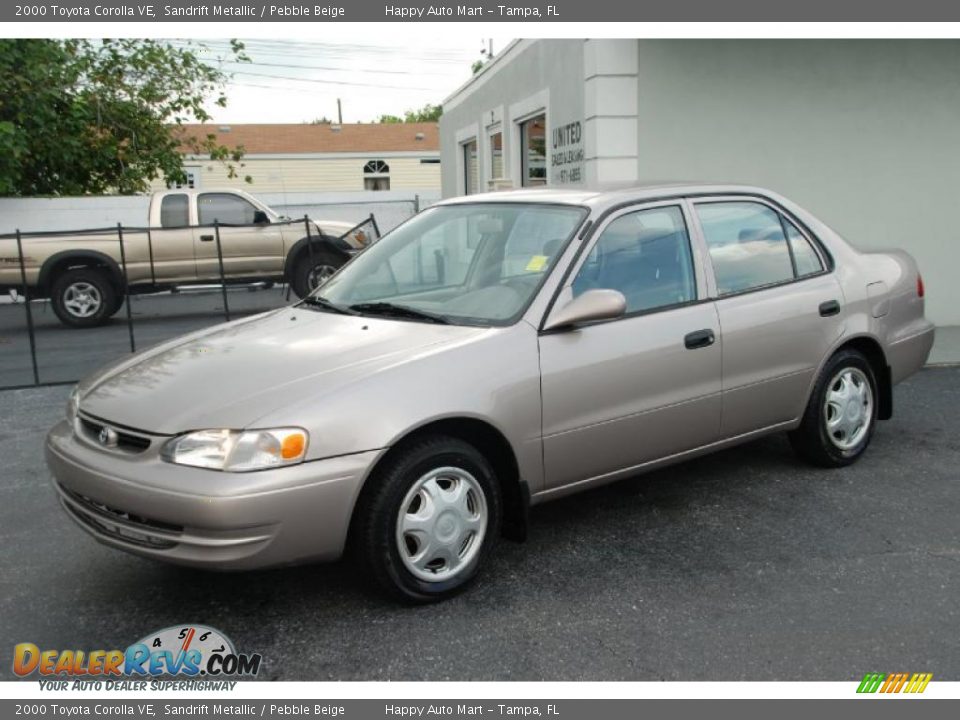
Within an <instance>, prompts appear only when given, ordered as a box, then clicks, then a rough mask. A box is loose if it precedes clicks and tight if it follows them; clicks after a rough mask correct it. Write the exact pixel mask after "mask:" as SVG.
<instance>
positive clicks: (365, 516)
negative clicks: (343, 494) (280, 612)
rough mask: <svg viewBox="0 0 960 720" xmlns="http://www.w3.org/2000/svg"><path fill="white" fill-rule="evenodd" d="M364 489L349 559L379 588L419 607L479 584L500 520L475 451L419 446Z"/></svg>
mask: <svg viewBox="0 0 960 720" xmlns="http://www.w3.org/2000/svg"><path fill="white" fill-rule="evenodd" d="M369 483H370V484H369V485H368V486H367V488H366V489H365V490H364V494H363V496H362V497H361V500H360V502H359V504H358V506H357V510H356V515H355V523H354V551H355V552H356V553H357V555H358V557H359V559H360V561H361V563H362V564H363V565H364V566H365V567H366V569H367V573H368V576H369V577H370V578H371V579H372V580H373V581H374V583H375V584H376V585H378V586H379V587H380V588H381V589H382V590H385V591H386V592H387V593H389V594H391V595H393V596H395V597H398V598H400V599H403V600H406V601H408V602H421V603H422V602H433V601H436V600H442V599H444V598H446V597H449V596H450V595H453V594H455V593H456V592H458V591H460V590H461V589H463V588H464V587H465V586H466V585H467V584H468V583H469V582H470V581H472V580H473V579H474V578H475V577H476V575H477V572H478V571H479V569H480V567H481V565H482V563H483V561H484V560H485V559H486V558H487V557H488V556H489V554H490V552H491V551H492V549H493V546H494V544H495V542H496V539H497V537H498V535H499V533H500V516H501V499H500V492H499V486H498V484H497V481H496V477H495V475H494V471H493V468H492V467H491V466H490V463H489V462H488V461H487V460H486V458H485V457H484V456H483V455H482V454H481V453H480V452H479V451H478V450H477V449H476V448H474V447H473V446H472V445H469V444H468V443H466V442H464V441H462V440H458V439H456V438H449V437H444V436H434V437H428V438H424V439H423V440H421V441H418V442H417V443H415V444H413V445H410V446H409V447H407V448H405V449H403V450H401V451H399V453H398V454H397V455H396V456H394V457H393V458H390V459H388V461H387V465H386V466H384V467H383V468H381V469H378V471H377V473H376V474H375V475H374V476H373V477H371V478H370V480H369Z"/></svg>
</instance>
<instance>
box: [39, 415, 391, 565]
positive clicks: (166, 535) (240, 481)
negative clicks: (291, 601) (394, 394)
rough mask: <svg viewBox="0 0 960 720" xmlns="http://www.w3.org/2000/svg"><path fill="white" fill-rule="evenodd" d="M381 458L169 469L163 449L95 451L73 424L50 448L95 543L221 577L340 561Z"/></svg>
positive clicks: (57, 432) (67, 503) (51, 438)
mask: <svg viewBox="0 0 960 720" xmlns="http://www.w3.org/2000/svg"><path fill="white" fill-rule="evenodd" d="M379 454H380V452H379V451H370V452H365V453H357V454H353V455H344V456H340V457H334V458H328V459H326V460H317V461H314V462H308V463H303V464H301V465H293V466H290V467H285V468H277V469H275V470H264V471H260V472H253V473H222V472H217V471H212V470H204V469H200V468H191V467H184V466H180V465H173V464H170V463H167V462H164V461H163V460H161V459H160V457H159V451H158V450H153V451H150V450H148V451H146V452H144V453H142V454H139V455H129V454H124V453H118V452H116V451H111V450H107V449H103V448H100V447H97V446H95V445H93V444H92V443H90V442H88V441H87V440H86V439H84V438H83V437H80V436H79V435H78V433H76V432H75V429H74V428H73V427H72V426H71V425H70V424H69V423H68V422H67V421H63V422H61V423H59V424H58V425H57V426H56V427H54V428H53V429H52V430H51V431H50V434H49V435H48V436H47V443H46V460H47V465H48V466H49V468H50V470H51V471H52V473H53V476H54V486H55V488H56V490H57V494H58V495H59V497H60V502H61V504H62V505H63V507H64V509H65V510H66V512H67V514H68V515H69V516H70V517H71V518H72V519H73V520H74V521H75V522H77V524H78V525H80V527H81V528H83V529H84V530H86V531H87V532H88V533H90V534H91V535H93V536H94V537H95V538H96V539H97V540H99V541H100V542H102V543H104V544H106V545H109V546H111V547H116V548H119V549H121V550H126V551H128V552H131V553H135V554H138V555H144V556H147V557H152V558H156V559H159V560H165V561H168V562H173V563H177V564H181V565H190V566H195V567H205V568H211V569H216V570H249V569H254V568H262V567H269V566H274V565H285V564H290V563H299V562H306V561H312V560H334V559H336V558H338V557H339V556H340V555H341V554H342V553H343V548H344V545H345V543H346V537H347V530H348V528H349V525H350V516H351V514H352V512H353V507H354V504H355V502H356V499H357V495H358V494H359V491H360V487H361V485H362V483H363V480H364V478H365V477H366V475H367V473H368V471H369V469H370V468H371V467H372V465H373V463H374V462H375V460H376V459H377V457H379Z"/></svg>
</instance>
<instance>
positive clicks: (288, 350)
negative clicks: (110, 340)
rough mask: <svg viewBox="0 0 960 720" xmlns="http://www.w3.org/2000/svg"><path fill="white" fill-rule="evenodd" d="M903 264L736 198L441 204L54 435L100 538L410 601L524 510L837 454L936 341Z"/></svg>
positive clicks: (786, 207) (64, 490) (80, 511)
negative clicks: (326, 570)
mask: <svg viewBox="0 0 960 720" xmlns="http://www.w3.org/2000/svg"><path fill="white" fill-rule="evenodd" d="M923 294H924V291H923V281H922V280H921V278H920V275H919V273H918V271H917V267H916V265H915V263H914V261H913V260H912V259H911V258H910V257H909V256H908V255H907V254H906V253H903V252H899V251H894V252H889V253H861V252H858V251H857V250H855V249H853V248H851V247H850V246H849V245H847V244H846V243H845V242H844V241H843V240H842V239H841V238H840V237H838V236H837V234H836V233H834V232H833V231H832V230H830V228H828V227H827V226H825V225H824V224H823V223H821V222H820V221H818V220H817V219H816V218H815V217H813V216H812V215H810V214H809V213H808V212H806V211H804V210H802V209H801V208H799V207H797V206H796V205H794V204H793V203H791V202H789V201H788V200H786V199H784V198H782V197H779V196H778V195H775V194H773V193H770V192H766V191H763V190H760V189H757V188H750V187H736V186H692V185H685V186H659V187H647V188H640V189H635V190H630V191H619V192H610V193H594V192H586V191H559V190H539V191H517V192H510V193H494V194H489V195H484V196H480V197H477V196H473V197H469V198H462V199H458V200H454V201H448V202H443V203H440V204H439V205H437V206H434V207H432V208H430V209H429V210H427V211H425V212H423V213H421V214H420V215H418V216H416V217H415V218H413V219H411V220H409V221H408V222H406V223H405V224H404V225H402V226H400V227H399V228H397V229H396V230H394V231H393V232H392V233H390V234H389V235H387V236H386V237H385V238H383V240H381V241H380V242H379V243H378V244H377V245H374V246H373V247H371V248H370V249H368V250H367V251H366V252H365V253H363V254H362V255H361V256H359V257H358V258H356V259H355V260H354V261H353V262H351V263H350V264H349V265H347V266H346V267H345V268H344V269H342V270H341V271H340V272H339V273H338V274H337V275H335V276H334V277H333V279H332V280H330V281H329V282H328V283H327V284H326V285H324V286H323V287H321V288H320V289H319V291H318V292H316V293H315V294H314V295H313V296H311V297H308V298H307V299H306V300H305V301H303V302H301V303H299V304H297V305H294V306H292V307H288V308H284V309H282V310H277V311H275V312H270V313H266V314H263V315H258V316H256V317H251V318H248V319H245V320H240V321H237V322H233V323H228V324H226V325H221V326H219V327H214V328H210V329H207V330H203V331H200V332H197V333H194V334H192V335H188V336H186V337H182V338H179V339H177V340H173V341H171V342H168V343H166V344H164V345H161V346H159V347H156V348H154V349H152V350H149V351H147V352H144V353H141V354H139V355H136V356H132V357H130V358H129V359H125V360H123V361H122V362H120V363H118V364H116V365H114V366H113V367H111V368H108V369H105V370H103V371H101V372H100V373H98V374H96V375H94V376H93V377H91V378H89V379H87V380H85V381H84V382H82V383H81V384H80V385H79V386H78V388H77V390H76V391H75V392H74V394H73V395H72V397H71V398H70V402H69V407H68V408H67V418H66V419H65V420H64V421H63V422H61V423H60V424H59V425H57V426H56V427H55V428H54V429H53V430H52V431H51V433H50V435H49V438H48V442H47V460H48V463H49V465H50V467H51V468H52V470H53V474H54V475H55V476H56V487H57V490H58V492H59V495H60V498H61V500H62V503H63V506H64V507H65V508H66V510H67V512H68V513H69V514H70V516H71V517H72V518H74V519H75V520H76V521H77V522H78V523H79V524H80V525H81V527H83V528H84V529H85V530H87V531H88V532H90V533H91V534H92V535H93V536H94V537H96V538H97V539H98V540H100V541H102V542H104V543H106V544H108V545H111V546H114V547H117V548H121V549H123V550H128V551H130V552H134V553H139V554H141V555H146V556H149V557H153V558H158V559H162V560H168V561H171V562H177V563H183V564H187V565H197V566H203V567H211V568H221V569H224V568H233V569H245V568H255V567H262V566H268V565H276V564H283V563H289V562H299V561H306V560H330V559H334V558H336V557H338V556H340V555H341V554H342V553H343V551H344V550H345V548H347V547H348V546H349V547H350V548H351V549H352V550H355V551H356V553H357V555H358V557H359V558H360V559H361V560H362V562H363V563H364V564H365V566H366V568H367V569H368V573H369V575H370V577H372V578H374V579H375V580H376V581H378V582H379V584H380V585H382V586H383V587H384V588H385V589H387V590H389V591H391V592H393V593H395V594H397V595H399V596H401V597H404V598H407V599H412V600H418V601H424V600H431V599H437V598H440V597H443V596H445V595H447V594H449V593H451V592H454V591H455V590H457V589H458V588H460V587H462V586H463V585H464V584H465V583H467V582H468V581H469V580H471V579H472V578H473V577H474V576H475V575H476V574H477V571H478V569H479V568H480V566H481V565H482V563H483V561H484V560H485V559H486V558H487V556H488V555H489V553H490V551H491V549H492V548H493V545H494V541H495V540H496V539H497V537H498V536H500V535H501V534H505V535H507V536H508V537H514V538H517V537H522V536H523V535H524V532H525V523H526V516H527V509H528V507H529V505H531V504H535V503H539V502H542V501H544V500H548V499H551V498H555V497H558V496H560V495H563V494H566V493H571V492H575V491H577V490H582V489H586V488H589V487H593V486H596V485H599V484H601V483H605V482H609V481H612V480H616V479H619V478H623V477H627V476H630V475H634V474H636V473H637V472H638V471H641V470H648V469H650V468H654V467H658V466H661V465H664V464H666V463H671V462H675V461H678V460H682V459H685V458H690V457H692V456H694V455H698V454H701V453H705V452H709V451H712V450H717V449H719V448H723V447H727V446H730V445H732V444H735V443H740V442H744V441H746V440H750V439H753V438H756V437H758V436H760V435H763V434H766V433H771V432H777V431H789V433H790V438H791V440H792V442H793V446H794V447H795V448H796V450H797V452H798V453H799V454H800V455H801V456H802V457H803V458H805V459H807V460H809V461H812V462H814V463H816V464H818V465H823V466H827V467H837V466H842V465H847V464H849V463H852V462H853V461H855V460H856V459H857V458H858V457H860V455H861V454H862V453H863V452H864V450H865V449H866V447H867V445H868V444H869V442H870V438H871V436H872V434H873V432H874V430H875V428H876V425H877V421H878V420H882V419H885V418H889V417H890V415H891V412H892V399H891V398H892V393H891V388H892V386H893V385H894V383H896V382H898V381H899V380H902V379H903V378H904V377H906V376H907V375H909V374H911V373H913V372H914V371H916V370H917V369H918V368H920V367H921V366H922V365H923V363H924V362H925V360H926V358H927V354H928V352H929V350H930V346H931V344H932V342H933V328H932V326H931V324H930V323H929V322H928V321H927V320H926V319H924V312H923V307H924V301H923Z"/></svg>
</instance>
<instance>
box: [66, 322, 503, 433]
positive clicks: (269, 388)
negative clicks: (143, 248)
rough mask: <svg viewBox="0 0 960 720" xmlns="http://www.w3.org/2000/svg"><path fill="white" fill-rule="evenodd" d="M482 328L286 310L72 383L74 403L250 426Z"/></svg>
mask: <svg viewBox="0 0 960 720" xmlns="http://www.w3.org/2000/svg"><path fill="white" fill-rule="evenodd" d="M485 332H489V330H486V329H484V328H476V327H463V326H455V325H432V324H428V323H421V322H406V321H401V320H390V319H380V318H370V317H358V316H348V315H336V314H333V313H328V312H322V311H318V310H312V309H305V308H285V309H283V310H279V311H275V312H272V313H268V314H266V315H260V316H257V317H254V318H252V319H247V320H241V321H239V322H235V323H229V324H226V325H220V326H217V327H215V328H211V329H209V330H206V331H202V332H200V333H195V334H193V335H189V336H186V337H185V338H181V339H180V340H177V341H172V342H169V343H166V344H164V345H161V346H159V347H157V348H154V349H153V350H148V351H147V352H145V353H143V354H141V355H138V356H135V357H134V358H132V359H130V360H126V361H124V362H122V363H120V364H118V365H117V366H115V367H113V368H111V369H109V370H108V371H106V372H104V373H103V374H101V375H99V376H96V377H94V378H91V379H90V380H88V381H87V382H85V383H82V384H81V388H80V392H81V400H80V408H81V410H82V411H83V412H84V413H86V414H89V415H92V416H95V417H97V418H100V419H102V420H104V421H106V422H109V423H112V424H116V425H120V426H125V427H128V428H131V429H139V430H145V431H148V432H152V433H158V434H165V435H175V434H178V433H181V432H186V431H188V430H197V429H203V428H221V427H224V428H237V429H240V428H245V427H251V426H256V420H257V419H258V418H260V417H263V416H264V415H267V414H269V413H271V412H273V411H275V410H278V409H280V408H283V407H287V406H291V405H294V404H296V403H297V402H301V401H303V400H304V398H305V397H306V396H309V397H316V398H318V399H319V398H320V397H322V396H323V395H324V394H325V393H326V392H329V391H333V390H337V389H339V388H341V387H342V386H343V385H344V384H347V383H350V382H354V381H356V380H358V379H360V378H362V377H364V376H366V375H370V374H371V373H375V372H378V371H380V370H382V369H384V368H387V367H390V366H393V365H397V364H400V363H405V362H411V361H413V360H416V358H417V357H419V356H421V355H422V354H425V353H434V352H437V351H440V350H442V349H444V348H446V347H449V346H452V345H459V344H461V343H463V342H469V341H471V340H472V339H475V338H477V337H479V336H480V335H482V334H484V333H485ZM291 422H292V421H291Z"/></svg>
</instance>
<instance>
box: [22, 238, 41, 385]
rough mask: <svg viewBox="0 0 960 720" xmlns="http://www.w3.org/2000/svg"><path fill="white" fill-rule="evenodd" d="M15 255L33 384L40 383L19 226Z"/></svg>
mask: <svg viewBox="0 0 960 720" xmlns="http://www.w3.org/2000/svg"><path fill="white" fill-rule="evenodd" d="M17 255H19V257H20V282H21V283H22V285H23V307H24V309H25V310H26V312H27V334H28V335H29V337H30V362H31V363H32V364H33V384H34V385H39V384H40V371H39V370H38V369H37V340H36V337H34V332H33V310H31V308H30V291H29V289H28V288H27V269H26V267H24V264H23V242H22V241H21V239H20V228H17Z"/></svg>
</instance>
